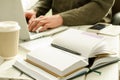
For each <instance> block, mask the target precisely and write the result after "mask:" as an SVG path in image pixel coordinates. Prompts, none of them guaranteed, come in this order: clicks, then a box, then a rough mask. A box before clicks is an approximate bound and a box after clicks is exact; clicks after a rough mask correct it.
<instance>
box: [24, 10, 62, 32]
mask: <svg viewBox="0 0 120 80" xmlns="http://www.w3.org/2000/svg"><path fill="white" fill-rule="evenodd" d="M25 16H26V17H27V18H29V21H28V29H29V31H30V32H36V31H37V32H42V31H46V30H48V29H51V28H56V27H59V26H61V25H62V24H63V19H62V17H61V16H60V15H52V16H39V17H37V18H36V17H35V13H34V12H27V13H26V14H25Z"/></svg>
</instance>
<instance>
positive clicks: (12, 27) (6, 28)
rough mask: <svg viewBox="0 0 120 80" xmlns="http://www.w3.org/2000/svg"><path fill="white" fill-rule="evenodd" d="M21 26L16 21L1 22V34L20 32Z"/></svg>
mask: <svg viewBox="0 0 120 80" xmlns="http://www.w3.org/2000/svg"><path fill="white" fill-rule="evenodd" d="M19 29H20V26H19V25H18V22H16V21H2V22H0V32H11V31H16V30H19Z"/></svg>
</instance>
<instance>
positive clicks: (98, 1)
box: [60, 0, 114, 26]
mask: <svg viewBox="0 0 120 80" xmlns="http://www.w3.org/2000/svg"><path fill="white" fill-rule="evenodd" d="M113 3H114V0H91V2H89V3H87V4H85V5H84V6H82V7H79V8H76V9H72V10H69V11H65V12H62V13H60V15H61V16H62V18H63V25H69V26H71V25H84V24H85V25H86V24H94V23H96V22H99V21H100V20H101V19H103V18H104V17H106V15H107V13H108V12H109V10H110V8H111V7H112V5H113Z"/></svg>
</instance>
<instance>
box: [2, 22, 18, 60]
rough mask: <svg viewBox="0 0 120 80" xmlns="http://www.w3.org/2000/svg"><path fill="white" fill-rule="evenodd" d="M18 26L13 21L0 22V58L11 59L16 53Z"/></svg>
mask: <svg viewBox="0 0 120 80" xmlns="http://www.w3.org/2000/svg"><path fill="white" fill-rule="evenodd" d="M19 30H20V26H19V25H18V23H17V22H15V21H3V22H0V56H1V57H2V58H3V59H11V58H13V57H15V56H16V55H17V53H18V44H19Z"/></svg>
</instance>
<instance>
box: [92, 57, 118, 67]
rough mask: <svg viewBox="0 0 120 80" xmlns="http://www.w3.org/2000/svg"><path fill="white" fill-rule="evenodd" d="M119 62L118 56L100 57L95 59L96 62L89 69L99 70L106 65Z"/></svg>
mask: <svg viewBox="0 0 120 80" xmlns="http://www.w3.org/2000/svg"><path fill="white" fill-rule="evenodd" d="M119 60H120V58H119V57H118V55H101V56H99V57H97V58H96V60H95V61H94V63H93V65H92V66H91V67H90V68H91V69H95V68H99V67H102V66H104V65H107V64H108V65H109V64H112V63H114V62H118V61H119Z"/></svg>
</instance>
